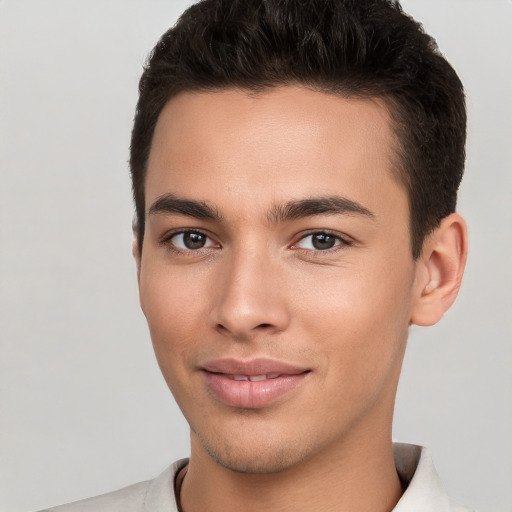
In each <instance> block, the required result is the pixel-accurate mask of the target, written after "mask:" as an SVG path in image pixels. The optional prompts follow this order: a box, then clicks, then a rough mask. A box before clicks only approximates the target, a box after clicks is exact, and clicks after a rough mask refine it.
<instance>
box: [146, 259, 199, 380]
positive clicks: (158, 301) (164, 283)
mask: <svg viewBox="0 0 512 512" xmlns="http://www.w3.org/2000/svg"><path fill="white" fill-rule="evenodd" d="M203 294H204V290H201V287H200V286H199V285H198V283H197V282H193V280H191V279H190V277H184V276H183V273H181V274H180V273H176V272H174V273H173V272H172V271H170V269H169V268H163V269H159V268H155V267H149V266H147V267H146V268H144V266H143V267H142V269H141V276H140V300H141V307H142V310H143V312H144V315H145V316H146V319H147V322H148V326H149V330H150V333H151V340H152V343H153V347H154V350H155V355H156V357H157V360H158V363H159V365H160V367H161V369H162V372H163V373H164V376H165V378H166V380H168V379H169V378H170V376H171V375H172V374H174V373H176V372H177V371H178V372H179V371H181V369H180V368H177V367H176V368H173V367H174V366H177V365H176V364H175V363H176V362H177V361H181V362H182V361H183V356H186V352H187V351H188V350H190V349H191V348H192V347H193V346H194V340H196V341H197V338H198V336H197V329H198V328H200V326H201V325H202V323H201V322H200V318H201V308H202V303H201V300H200V299H201V296H202V295H203Z"/></svg>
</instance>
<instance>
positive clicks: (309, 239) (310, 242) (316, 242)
mask: <svg viewBox="0 0 512 512" xmlns="http://www.w3.org/2000/svg"><path fill="white" fill-rule="evenodd" d="M342 244H343V245H350V242H348V241H346V240H344V239H342V238H341V237H340V236H337V235H333V234H332V233H327V232H324V231H319V232H317V233H310V234H309V235H306V236H304V237H302V238H301V239H300V240H299V241H298V242H297V244H296V247H298V248H300V249H308V250H312V251H327V250H329V249H333V248H334V247H337V246H339V245H342Z"/></svg>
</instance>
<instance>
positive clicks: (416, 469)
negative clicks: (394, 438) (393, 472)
mask: <svg viewBox="0 0 512 512" xmlns="http://www.w3.org/2000/svg"><path fill="white" fill-rule="evenodd" d="M393 451H394V455H395V465H396V469H397V472H398V475H399V476H400V480H401V481H402V485H403V486H404V488H405V492H404V494H403V495H402V498H401V499H400V500H399V502H398V504H397V505H396V507H395V508H394V509H393V512H473V511H471V510H470V509H468V508H465V507H463V506H461V505H459V504H457V503H455V502H454V501H453V500H452V499H451V498H450V497H449V496H448V495H447V494H446V491H445V490H444V488H443V486H442V484H441V482H440V480H439V477H438V476H437V473H436V470H435V468H434V464H433V462H432V459H431V457H430V454H429V452H428V450H427V449H426V448H424V447H421V446H416V445H410V444H403V443H395V444H394V445H393Z"/></svg>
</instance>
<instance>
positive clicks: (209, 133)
mask: <svg viewBox="0 0 512 512" xmlns="http://www.w3.org/2000/svg"><path fill="white" fill-rule="evenodd" d="M389 119H390V118H389V115H388V111H387V109H386V105H385V104H384V103H383V102H381V101H379V100H369V99H364V100H363V99H347V98H341V97H338V96H334V95H328V94H324V93H320V92H314V91H311V90H308V89H305V88H301V87H291V86H289V87H280V88H275V89H272V90H268V91H264V92H262V93H259V94H257V95H256V94H252V93H248V92H246V91H240V90H223V91H220V92H208V93H197V94H194V93H182V94H180V95H179V96H177V97H175V98H173V99H172V100H171V101H170V102H169V103H168V104H167V105H166V107H165V108H164V110H163V111H162V113H161V115H160V117H159V120H158V123H157V126H156V130H155V133H154V138H153V144H152V148H151V152H150V157H149V162H148V174H147V181H146V205H147V212H146V233H145V238H144V243H143V249H142V254H139V253H138V252H137V248H136V247H137V245H136V243H135V244H134V247H135V249H134V254H135V257H136V260H137V265H138V276H139V289H140V301H141V306H142V309H143V311H144V314H145V315H146V318H147V321H148V324H149V328H150V332H151V338H152V341H153V345H154V349H155V354H156V357H157V360H158V363H159V365H160V368H161V370H162V373H163V375H164V377H165V379H166V381H167V383H168V385H169V388H170V389H171V391H172V393H173V395H174V397H175V399H176V401H177V403H178V404H179V406H180V408H181V410H182V411H183V414H184V415H185V417H186V419H187V421H188V423H189V425H190V429H191V458H190V463H189V468H188V472H187V475H186V478H185V479H184V481H183V487H182V493H181V502H182V507H183V510H185V512H195V511H199V510H209V511H213V512H214V511H216V510H219V511H221V510H222V511H223V512H226V511H235V510H241V509H242V510H246V511H251V510H262V509H265V507H266V508H267V509H268V510H279V511H287V510H293V511H295V512H297V511H302V510H304V511H306V510H308V511H312V510H321V511H330V510H333V511H334V510H336V511H343V510H347V511H349V510H350V511H352V512H353V511H370V510H371V511H388V510H392V508H393V507H394V506H395V504H396V503H397V501H398V499H399V498H400V496H401V493H402V489H401V485H400V482H399V479H398V476H397V474H396V470H395V466H394V461H393V454H392V444H391V424H392V413H393V405H394V399H395V394H396V388H397V383H398V378H399V375H400V368H401V364H402V359H403V355H404V350H405V346H406V340H407V333H408V327H409V325H410V324H411V323H417V324H420V325H431V324H433V323H435V322H437V321H438V320H439V319H440V318H441V316H442V315H443V313H444V311H445V310H446V309H447V308H448V307H449V306H450V305H451V303H452V302H453V300H454V298H455V296H456V293H457V290H458V287H459V285H460V280H461V277H462V271H463V268H464V262H465V255H466V250H467V243H466V230H465V224H464V221H463V220H462V219H461V218H460V217H459V216H458V215H457V214H453V215H451V216H449V217H447V218H445V219H444V220H443V222H442V223H441V225H440V227H439V228H438V229H437V230H436V231H435V232H434V233H433V234H432V235H431V236H430V237H429V238H428V239H427V240H426V241H425V244H424V248H423V253H422V256H421V257H420V258H419V259H418V260H416V261H414V260H413V259H412V255H411V242H410V234H409V209H408V201H407V195H406V192H405V189H404V188H403V186H402V185H401V184H400V183H399V182H398V181H397V179H396V178H395V175H394V174H393V166H394V165H395V164H394V154H395V153H394V147H395V140H394V139H393V135H392V130H391V128H390V120H389ZM166 194H172V197H173V198H180V199H186V200H190V201H196V202H199V203H203V204H206V205H207V206H208V207H210V209H211V210H212V211H213V212H215V213H216V214H217V216H218V218H198V217H197V216H195V215H191V214H190V213H191V212H190V210H187V211H186V212H184V211H183V209H182V208H181V206H179V205H178V207H176V208H175V207H174V206H173V211H161V210H162V209H160V210H159V211H155V208H153V210H151V207H152V205H155V203H156V202H157V200H158V199H159V198H161V197H162V196H164V195H166ZM332 196H336V197H338V198H339V197H342V198H344V199H346V200H349V201H350V202H351V204H357V205H359V206H360V207H361V208H362V209H363V210H364V213H361V212H354V211H348V212H347V211H338V212H325V213H320V214H315V215H311V212H309V214H304V215H302V216H298V217H294V218H282V217H283V216H281V217H280V216H279V215H276V212H280V211H281V213H282V211H283V210H285V205H287V204H289V203H290V202H293V201H295V202H297V201H302V200H305V199H312V198H326V197H332ZM180 204H181V205H182V204H183V203H180ZM156 210H158V208H157V209H156ZM306 213H308V212H306ZM284 217H286V216H284ZM183 230H185V231H187V230H188V232H190V231H196V232H199V233H202V234H203V235H204V237H205V238H202V239H201V240H202V241H204V246H203V247H199V248H196V249H187V246H186V245H184V241H185V240H184V238H183V235H182V234H180V233H181V232H182V231H183ZM326 233H327V234H328V235H329V236H331V237H333V238H332V239H330V240H334V246H333V247H332V248H327V249H325V248H323V247H322V248H321V249H318V248H316V247H315V245H314V244H313V242H314V241H315V240H316V241H318V240H319V238H318V235H322V234H326ZM315 237H316V238H315ZM226 357H230V358H235V359H239V360H247V359H251V358H256V357H266V358H272V359H277V360H279V361H285V362H287V363H289V364H292V365H295V366H298V367H300V368H306V369H307V370H308V373H307V374H306V376H305V378H304V379H302V381H301V383H300V384H299V385H298V386H296V387H295V388H294V389H293V390H291V391H290V392H288V393H286V394H284V395H283V396H281V397H280V398H279V399H277V400H276V401H274V402H272V403H271V404H269V405H267V406H264V407H259V408H251V407H232V406H230V405H226V404H225V403H222V401H219V400H218V399H217V397H216V396H214V395H213V394H212V392H211V390H210V389H209V388H208V385H207V384H206V383H205V378H204V372H203V371H202V370H201V367H202V365H204V364H205V362H206V361H210V360H212V359H218V358H226ZM369 490H371V492H369Z"/></svg>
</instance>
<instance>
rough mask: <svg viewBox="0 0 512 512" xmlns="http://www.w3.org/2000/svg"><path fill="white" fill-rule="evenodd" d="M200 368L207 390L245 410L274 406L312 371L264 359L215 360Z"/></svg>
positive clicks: (217, 397)
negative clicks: (273, 404)
mask: <svg viewBox="0 0 512 512" xmlns="http://www.w3.org/2000/svg"><path fill="white" fill-rule="evenodd" d="M201 370H202V372H203V375H204V377H205V381H206V385H207V387H208V390H209V391H210V392H211V393H212V394H213V395H214V397H215V398H216V399H217V400H219V401H220V402H222V403H224V404H226V405H229V406H232V407H239V408H244V409H260V408H263V407H266V406H269V405H271V404H272V403H274V402H276V401H277V400H279V399H280V398H281V397H283V396H284V395H287V394H289V393H291V392H292V391H293V390H295V389H297V387H298V386H300V384H301V383H302V382H303V380H304V379H305V378H306V376H307V375H308V373H309V372H310V370H309V369H308V368H301V367H298V366H295V365H292V364H289V363H286V362H283V361H277V360H274V359H265V358H259V359H251V360H247V361H242V360H237V359H227V358H226V359H216V360H214V361H208V362H207V363H205V364H204V365H202V366H201ZM251 378H255V379H257V380H250V379H251ZM235 379H238V380H235ZM240 379H243V380H240Z"/></svg>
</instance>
